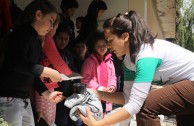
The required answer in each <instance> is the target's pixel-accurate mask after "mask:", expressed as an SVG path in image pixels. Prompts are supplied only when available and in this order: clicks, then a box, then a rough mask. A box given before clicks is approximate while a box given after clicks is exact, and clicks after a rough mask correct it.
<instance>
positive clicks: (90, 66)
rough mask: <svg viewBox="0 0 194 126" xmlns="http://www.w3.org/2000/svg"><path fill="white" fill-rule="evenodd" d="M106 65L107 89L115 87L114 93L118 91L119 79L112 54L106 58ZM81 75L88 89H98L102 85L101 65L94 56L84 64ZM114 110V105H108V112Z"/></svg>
mask: <svg viewBox="0 0 194 126" xmlns="http://www.w3.org/2000/svg"><path fill="white" fill-rule="evenodd" d="M104 61H105V63H106V64H107V68H108V70H107V71H108V83H107V88H108V87H110V86H113V87H114V91H116V87H117V85H116V84H117V82H116V81H117V78H116V75H115V67H114V64H113V62H112V60H111V54H108V55H107V56H106V57H105V60H104ZM81 75H82V76H83V79H82V80H81V81H82V82H83V83H86V84H87V88H93V89H98V88H99V86H102V85H100V83H99V82H100V65H99V61H98V59H97V57H96V56H95V55H94V54H91V55H90V56H89V57H88V58H87V59H86V60H85V61H84V63H83V65H82V70H81ZM110 110H112V103H108V102H107V103H106V111H110Z"/></svg>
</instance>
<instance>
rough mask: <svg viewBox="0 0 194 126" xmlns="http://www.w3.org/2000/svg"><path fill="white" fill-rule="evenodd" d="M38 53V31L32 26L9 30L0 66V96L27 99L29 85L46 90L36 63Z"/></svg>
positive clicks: (39, 66) (39, 50)
mask: <svg viewBox="0 0 194 126" xmlns="http://www.w3.org/2000/svg"><path fill="white" fill-rule="evenodd" d="M41 52H42V47H41V42H40V40H39V38H38V33H37V32H36V30H35V29H34V28H33V27H32V26H30V25H25V26H21V27H20V28H17V29H13V30H10V33H9V35H8V40H7V47H6V51H5V58H4V62H3V65H2V67H1V69H0V97H16V98H29V92H30V89H31V87H32V85H33V84H34V87H35V89H36V90H37V91H38V92H39V93H42V92H44V91H46V90H47V89H46V87H45V86H44V84H43V83H42V81H41V80H40V75H41V73H42V71H43V69H44V68H43V66H41V65H39V64H38V63H39V61H40V58H41Z"/></svg>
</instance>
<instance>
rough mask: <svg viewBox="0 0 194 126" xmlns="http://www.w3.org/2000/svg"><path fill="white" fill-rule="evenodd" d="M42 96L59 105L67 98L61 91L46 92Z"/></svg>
mask: <svg viewBox="0 0 194 126" xmlns="http://www.w3.org/2000/svg"><path fill="white" fill-rule="evenodd" d="M42 95H43V96H44V97H45V98H47V99H48V100H49V101H51V102H54V103H58V102H61V101H62V100H63V99H64V98H65V96H63V92H59V91H53V92H50V91H45V92H44V93H42Z"/></svg>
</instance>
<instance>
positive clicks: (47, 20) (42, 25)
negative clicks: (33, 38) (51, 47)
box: [32, 10, 57, 36]
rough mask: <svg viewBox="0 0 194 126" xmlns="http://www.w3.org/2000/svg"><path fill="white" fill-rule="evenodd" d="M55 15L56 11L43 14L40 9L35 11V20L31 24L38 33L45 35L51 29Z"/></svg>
mask: <svg viewBox="0 0 194 126" xmlns="http://www.w3.org/2000/svg"><path fill="white" fill-rule="evenodd" d="M56 17H57V14H56V13H54V12H53V13H49V14H46V15H43V14H42V12H41V11H39V10H38V11H36V13H35V21H34V23H33V24H32V26H33V27H34V28H35V30H36V31H37V32H38V34H39V35H43V36H44V35H46V34H47V33H48V32H49V31H50V30H52V29H53V24H54V21H55V19H56Z"/></svg>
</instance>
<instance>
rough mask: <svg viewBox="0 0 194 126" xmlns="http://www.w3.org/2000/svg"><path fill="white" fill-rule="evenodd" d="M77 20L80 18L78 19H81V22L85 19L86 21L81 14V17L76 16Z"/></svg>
mask: <svg viewBox="0 0 194 126" xmlns="http://www.w3.org/2000/svg"><path fill="white" fill-rule="evenodd" d="M76 20H78V21H80V22H81V23H83V21H84V17H82V16H79V17H77V18H76Z"/></svg>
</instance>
